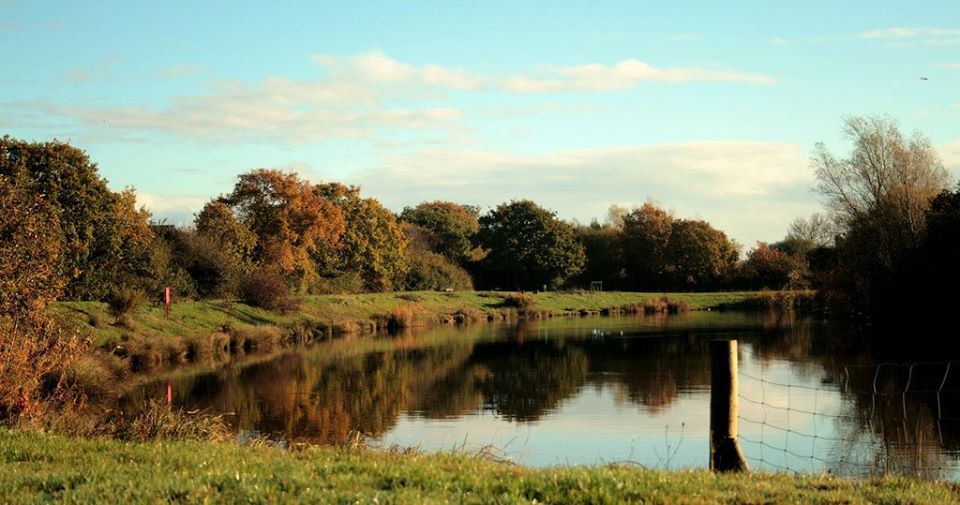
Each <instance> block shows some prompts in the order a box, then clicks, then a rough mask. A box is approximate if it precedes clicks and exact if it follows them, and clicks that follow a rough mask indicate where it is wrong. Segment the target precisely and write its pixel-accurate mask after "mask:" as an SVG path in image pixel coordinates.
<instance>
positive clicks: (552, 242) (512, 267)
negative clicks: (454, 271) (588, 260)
mask: <svg viewBox="0 0 960 505" xmlns="http://www.w3.org/2000/svg"><path fill="white" fill-rule="evenodd" d="M477 238H478V240H479V242H480V244H481V246H482V247H483V248H485V249H488V250H489V254H488V255H487V256H486V258H484V260H483V262H482V266H483V271H484V274H485V276H486V278H485V281H486V283H487V284H488V285H491V286H496V287H500V288H504V289H514V288H518V289H538V288H540V287H541V286H543V285H547V286H549V287H551V288H556V287H559V286H561V285H563V283H564V281H566V280H567V279H569V278H570V277H572V276H574V275H576V274H577V273H579V272H580V271H581V270H582V269H583V266H584V262H585V256H584V252H583V246H582V245H580V243H579V242H577V240H576V235H575V234H574V231H573V227H572V226H570V225H569V224H567V223H565V222H563V221H561V220H559V219H557V217H556V215H555V214H554V213H553V212H551V211H549V210H546V209H544V208H542V207H540V206H538V205H537V204H535V203H533V202H532V201H530V200H520V201H514V202H510V203H504V204H500V205H499V206H497V208H496V209H493V210H491V211H490V212H489V213H488V214H486V215H484V216H483V217H481V218H480V231H479V233H478V234H477Z"/></svg>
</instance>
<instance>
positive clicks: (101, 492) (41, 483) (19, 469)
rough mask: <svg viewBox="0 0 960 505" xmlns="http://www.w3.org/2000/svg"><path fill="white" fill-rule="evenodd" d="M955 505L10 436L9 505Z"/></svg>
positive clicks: (831, 482) (799, 488) (215, 447)
mask: <svg viewBox="0 0 960 505" xmlns="http://www.w3.org/2000/svg"><path fill="white" fill-rule="evenodd" d="M50 501H57V502H67V503H144V502H149V503H156V502H203V501H212V502H225V503H277V502H282V503H287V502H302V503H335V502H339V503H353V502H359V503H371V502H373V503H376V502H379V503H444V502H445V503H626V502H643V503H918V504H919V503H938V504H939V503H957V502H960V489H958V488H957V486H956V485H953V484H943V483H923V482H918V481H914V480H908V479H883V480H874V481H865V482H851V481H847V480H843V479H837V478H831V477H826V476H807V477H803V476H801V477H792V476H787V475H765V474H755V475H713V474H710V473H708V472H706V471H680V472H667V471H655V470H645V469H641V468H635V467H624V466H606V467H570V468H557V469H545V470H536V469H526V468H520V467H515V466H510V465H506V464H503V463H496V462H493V461H489V460H487V459H484V458H478V457H471V456H467V455H458V454H430V455H403V454H397V453H389V452H380V451H373V450H366V449H347V448H311V449H306V450H302V451H283V450H279V449H274V448H270V447H249V446H248V447H243V446H237V445H235V444H223V443H211V442H188V441H179V442H144V443H130V442H126V443H125V442H117V441H108V440H84V439H68V438H63V437H57V436H50V435H40V434H36V433H29V432H20V431H9V430H3V429H0V502H2V503H35V502H50Z"/></svg>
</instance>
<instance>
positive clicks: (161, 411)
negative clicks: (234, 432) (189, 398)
mask: <svg viewBox="0 0 960 505" xmlns="http://www.w3.org/2000/svg"><path fill="white" fill-rule="evenodd" d="M114 436H116V437H117V438H120V439H123V440H137V441H145V440H156V439H168V440H211V441H225V440H228V439H229V438H230V429H229V427H228V426H227V423H226V422H225V421H224V419H223V416H217V415H211V414H207V413H203V412H199V411H186V410H184V409H182V408H179V409H177V408H172V407H170V406H169V405H166V404H164V403H162V402H159V401H156V400H150V401H149V402H147V403H146V404H145V405H144V406H143V408H142V409H141V410H140V412H139V413H138V414H137V415H136V417H134V418H133V419H131V420H129V421H127V422H123V421H120V424H119V425H118V426H117V427H116V432H115V433H114Z"/></svg>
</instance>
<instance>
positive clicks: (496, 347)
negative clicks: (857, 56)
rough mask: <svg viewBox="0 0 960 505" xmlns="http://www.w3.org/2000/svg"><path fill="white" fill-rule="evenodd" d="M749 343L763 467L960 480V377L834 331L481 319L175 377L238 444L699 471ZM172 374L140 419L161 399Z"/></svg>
mask: <svg viewBox="0 0 960 505" xmlns="http://www.w3.org/2000/svg"><path fill="white" fill-rule="evenodd" d="M714 338H733V339H737V340H738V341H739V342H740V362H739V367H740V393H741V399H740V416H741V420H740V435H741V439H740V442H741V446H742V448H743V451H744V453H745V455H746V456H747V459H748V461H749V463H750V465H751V467H752V468H754V469H761V470H771V471H777V470H783V471H790V472H814V473H819V472H831V473H837V474H842V475H852V476H867V475H875V474H880V473H899V474H907V475H916V476H920V477H924V478H957V477H958V476H960V465H958V463H957V461H958V458H960V452H958V449H960V422H958V421H960V364H958V365H957V366H956V370H955V371H954V372H951V367H952V366H953V365H951V364H950V363H948V361H949V357H944V358H943V359H942V362H941V361H934V362H929V361H924V362H916V361H909V360H901V361H897V360H891V359H890V357H889V356H887V357H885V358H883V359H881V358H878V357H876V355H874V354H871V353H870V352H869V351H868V350H867V348H866V346H865V345H863V344H862V343H861V342H859V341H858V340H856V339H854V338H852V337H850V336H849V335H848V334H845V333H843V332H842V331H840V330H839V329H837V328H835V327H832V326H830V325H829V324H827V323H824V322H818V321H815V320H812V319H802V318H794V317H790V316H777V315H768V314H751V313H737V312H727V313H717V312H693V313H689V314H682V315H675V316H656V317H654V316H638V317H607V318H604V317H588V318H572V319H551V320H546V321H532V322H523V323H515V324H479V325H474V326H467V327H460V328H456V327H441V328H437V329H431V330H423V331H414V332H410V333H407V334H403V335H399V336H394V337H379V338H372V337H367V338H353V339H342V340H335V341H330V342H323V343H318V344H315V345H312V346H309V347H306V348H303V349H298V350H294V351H290V352H286V353H284V354H281V355H279V356H275V357H271V358H269V359H261V360H258V361H256V362H247V363H246V364H239V365H230V366H226V367H220V368H217V369H214V370H213V371H204V372H199V373H195V374H187V375H186V376H184V375H183V374H182V373H180V374H177V375H175V376H172V377H171V378H169V380H170V381H171V383H172V388H173V393H174V398H173V401H174V404H175V405H177V406H182V407H185V408H187V409H206V410H208V411H212V412H216V413H231V415H229V416H228V419H229V420H230V422H231V423H232V424H233V426H234V427H235V428H236V429H237V430H238V433H241V434H249V433H256V434H262V435H267V436H270V437H272V438H275V439H278V440H283V441H285V442H298V441H304V442H311V443H338V442H342V441H344V440H346V439H348V438H349V437H350V436H351V435H352V434H354V433H356V432H360V433H363V434H364V435H366V436H367V437H369V439H371V440H373V441H374V442H375V443H376V444H379V445H382V446H391V445H394V444H397V445H400V446H416V447H419V448H421V449H422V450H451V449H453V450H464V451H477V450H480V449H482V448H495V450H496V452H497V454H498V455H500V456H501V457H507V458H509V459H512V460H514V461H516V462H518V463H520V464H523V465H529V466H548V465H558V464H562V465H566V464H602V463H610V462H633V463H639V464H642V465H645V466H648V467H654V468H682V467H705V466H706V465H707V455H708V444H707V440H708V435H709V425H708V420H709V395H710V369H709V365H710V356H709V341H710V340H711V339H714ZM167 382H168V378H164V379H162V380H159V381H156V382H154V383H151V384H146V385H144V386H141V387H139V388H138V389H137V390H136V391H134V392H133V393H132V394H131V395H130V396H129V397H128V398H127V399H126V402H127V406H128V408H136V406H137V405H138V404H140V403H141V402H143V401H146V400H147V399H150V398H155V399H163V398H165V397H166V389H167Z"/></svg>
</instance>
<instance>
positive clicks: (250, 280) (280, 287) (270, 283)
mask: <svg viewBox="0 0 960 505" xmlns="http://www.w3.org/2000/svg"><path fill="white" fill-rule="evenodd" d="M240 298H241V299H242V300H243V302H244V303H246V304H247V305H252V306H254V307H260V308H262V309H267V310H277V311H280V312H288V311H291V310H295V309H296V308H297V306H298V305H299V303H298V301H297V300H296V299H295V298H294V297H293V296H292V295H291V294H290V289H289V288H287V285H286V284H285V283H284V282H283V278H282V277H280V275H279V274H276V273H273V272H266V271H263V270H258V271H255V272H253V273H251V274H250V275H248V276H247V277H246V278H245V279H244V280H243V282H241V283H240Z"/></svg>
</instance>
